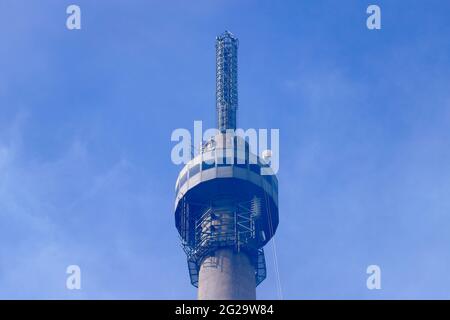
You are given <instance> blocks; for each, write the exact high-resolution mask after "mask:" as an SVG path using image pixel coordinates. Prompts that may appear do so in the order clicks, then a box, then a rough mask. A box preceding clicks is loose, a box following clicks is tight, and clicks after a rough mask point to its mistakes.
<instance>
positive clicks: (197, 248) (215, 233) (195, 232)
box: [180, 197, 266, 287]
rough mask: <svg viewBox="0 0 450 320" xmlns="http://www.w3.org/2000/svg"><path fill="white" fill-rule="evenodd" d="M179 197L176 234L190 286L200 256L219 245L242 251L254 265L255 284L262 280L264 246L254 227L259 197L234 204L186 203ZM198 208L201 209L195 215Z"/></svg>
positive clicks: (264, 271)
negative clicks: (178, 217)
mask: <svg viewBox="0 0 450 320" xmlns="http://www.w3.org/2000/svg"><path fill="white" fill-rule="evenodd" d="M183 201H184V203H183V205H182V206H183V211H182V214H181V219H182V227H181V235H180V237H181V243H182V246H183V250H184V251H185V253H186V256H187V260H188V268H189V275H190V278H191V283H192V285H193V286H195V287H198V272H199V269H200V266H201V264H202V262H203V260H204V259H205V258H206V257H208V256H210V255H213V254H214V252H215V251H216V250H218V249H220V248H232V249H233V250H234V251H235V252H245V253H246V254H247V256H248V257H249V259H250V261H251V263H252V265H253V267H254V270H255V283H256V285H257V286H258V285H259V284H260V283H261V282H262V281H264V279H265V278H266V263H265V257H264V249H263V248H259V240H258V238H257V228H256V226H257V224H258V218H259V217H260V216H261V213H260V208H261V201H260V199H259V198H256V197H255V198H253V199H252V200H251V201H246V202H242V203H237V204H235V205H234V204H232V203H230V202H229V201H227V202H228V203H227V204H226V205H225V206H224V205H223V203H222V205H221V206H217V205H215V204H213V203H212V202H210V203H209V204H198V203H191V204H189V203H186V201H185V200H183ZM198 212H203V213H202V214H200V215H199V216H197V213H198ZM191 226H194V227H193V228H192V227H191Z"/></svg>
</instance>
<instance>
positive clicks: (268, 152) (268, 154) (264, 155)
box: [262, 150, 272, 163]
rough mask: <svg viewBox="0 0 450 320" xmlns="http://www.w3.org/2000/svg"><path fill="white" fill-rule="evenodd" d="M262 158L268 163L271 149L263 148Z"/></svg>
mask: <svg viewBox="0 0 450 320" xmlns="http://www.w3.org/2000/svg"><path fill="white" fill-rule="evenodd" d="M262 158H263V160H264V161H265V162H267V163H269V162H270V161H271V160H272V150H264V151H263V152H262Z"/></svg>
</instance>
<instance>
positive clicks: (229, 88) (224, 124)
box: [216, 31, 239, 132]
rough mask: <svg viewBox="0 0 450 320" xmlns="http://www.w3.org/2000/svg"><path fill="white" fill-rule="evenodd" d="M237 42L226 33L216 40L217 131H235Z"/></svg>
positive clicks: (232, 36) (229, 33)
mask: <svg viewBox="0 0 450 320" xmlns="http://www.w3.org/2000/svg"><path fill="white" fill-rule="evenodd" d="M238 46H239V41H238V39H237V38H236V37H235V36H234V35H233V34H232V33H231V32H228V31H225V32H224V33H223V34H221V35H220V36H218V37H217V38H216V109H217V116H218V119H217V122H218V129H219V130H220V131H221V132H225V131H226V130H227V129H236V110H237V107H238V89H237V80H238V78H237V74H238V73H237V71H238V70H237V68H238V61H237V59H238V58H237V57H238V54H237V51H238Z"/></svg>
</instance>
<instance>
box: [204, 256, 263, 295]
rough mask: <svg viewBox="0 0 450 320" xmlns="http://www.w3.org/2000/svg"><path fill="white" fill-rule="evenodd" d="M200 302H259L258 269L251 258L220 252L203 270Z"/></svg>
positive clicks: (206, 259) (205, 262)
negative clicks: (256, 269) (256, 270)
mask: <svg viewBox="0 0 450 320" xmlns="http://www.w3.org/2000/svg"><path fill="white" fill-rule="evenodd" d="M198 299H199V300H255V299H256V282H255V268H254V267H253V265H252V263H251V261H250V259H249V257H248V255H247V254H245V253H243V252H235V251H234V250H233V249H232V248H223V249H218V250H216V251H215V252H214V255H211V256H208V257H206V258H205V260H204V261H203V263H202V264H201V266H200V273H199V285H198Z"/></svg>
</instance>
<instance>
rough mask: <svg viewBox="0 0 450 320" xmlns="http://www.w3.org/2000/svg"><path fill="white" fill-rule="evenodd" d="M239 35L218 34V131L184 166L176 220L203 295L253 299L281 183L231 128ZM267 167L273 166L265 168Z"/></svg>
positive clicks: (193, 276) (193, 277) (274, 226)
mask: <svg viewBox="0 0 450 320" xmlns="http://www.w3.org/2000/svg"><path fill="white" fill-rule="evenodd" d="M237 51H238V39H237V38H235V37H234V36H233V34H231V33H230V32H228V31H226V32H224V33H223V34H221V35H220V36H218V37H217V38H216V111H217V126H218V132H217V134H216V135H215V136H214V137H212V138H211V139H209V140H208V141H206V142H204V143H203V144H202V147H201V150H200V151H199V153H198V155H197V156H196V157H195V158H194V159H192V160H191V161H190V162H189V163H187V164H186V166H185V167H184V168H183V169H182V170H181V172H180V174H179V176H178V179H177V182H176V199H175V224H176V227H177V229H178V232H179V234H180V237H181V241H182V245H183V248H184V251H185V253H186V255H187V260H188V268H189V274H190V278H191V283H192V284H193V285H194V286H196V287H198V298H199V299H206V300H211V299H215V300H243V299H250V300H251V299H256V286H258V285H259V284H260V283H261V282H262V281H263V280H264V279H265V278H266V264H265V258H264V250H263V247H264V245H265V244H266V243H267V242H268V241H269V240H270V239H271V238H272V237H273V235H274V233H275V231H276V229H277V226H278V180H277V178H276V176H275V175H274V174H265V175H263V174H262V171H261V169H262V168H265V169H267V168H269V165H268V163H267V162H266V161H265V160H263V159H262V158H261V157H259V156H258V155H255V154H253V153H252V152H251V151H250V150H253V148H252V147H253V146H250V145H249V143H248V142H247V141H246V140H245V139H244V138H242V137H241V136H238V135H236V134H235V133H234V129H236V111H237V105H238V94H237V66H238V65H237ZM268 171H269V172H270V170H268Z"/></svg>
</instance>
